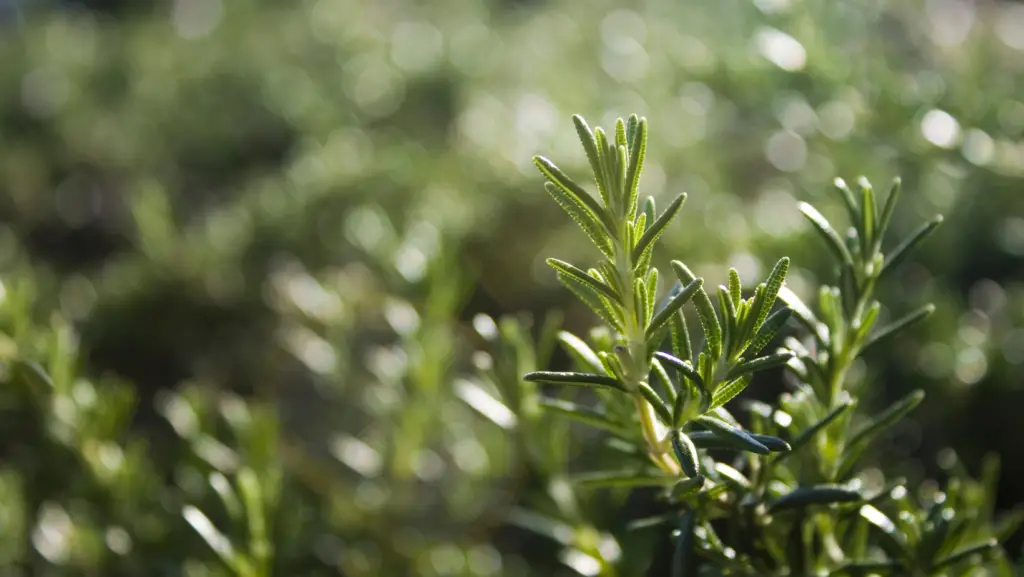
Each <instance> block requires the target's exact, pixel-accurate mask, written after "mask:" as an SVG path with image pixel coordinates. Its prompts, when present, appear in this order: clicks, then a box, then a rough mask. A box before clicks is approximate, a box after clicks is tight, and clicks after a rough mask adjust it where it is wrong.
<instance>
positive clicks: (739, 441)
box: [697, 415, 771, 455]
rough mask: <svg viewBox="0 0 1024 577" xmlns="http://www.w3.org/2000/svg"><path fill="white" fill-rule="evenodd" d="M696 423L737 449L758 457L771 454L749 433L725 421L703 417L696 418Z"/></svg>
mask: <svg viewBox="0 0 1024 577" xmlns="http://www.w3.org/2000/svg"><path fill="white" fill-rule="evenodd" d="M697 422H698V423H699V424H701V425H703V426H704V427H706V428H707V429H708V430H709V431H711V432H712V433H714V434H715V435H716V436H718V437H719V438H721V439H723V440H726V441H730V442H732V443H734V446H735V447H737V448H739V449H742V450H744V451H749V452H751V453H757V454H759V455H767V454H768V453H770V452H771V451H770V450H768V447H766V446H764V445H763V444H762V443H760V442H758V441H757V440H755V439H754V437H752V436H751V435H750V434H749V433H747V432H746V431H744V430H742V429H737V428H736V427H733V426H732V425H730V424H728V423H726V422H725V421H720V420H718V419H716V418H714V417H709V416H707V415H704V416H701V417H697Z"/></svg>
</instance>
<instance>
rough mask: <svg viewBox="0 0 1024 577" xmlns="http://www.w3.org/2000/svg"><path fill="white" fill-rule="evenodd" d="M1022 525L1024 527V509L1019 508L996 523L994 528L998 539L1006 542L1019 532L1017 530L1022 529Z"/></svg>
mask: <svg viewBox="0 0 1024 577" xmlns="http://www.w3.org/2000/svg"><path fill="white" fill-rule="evenodd" d="M1021 525H1024V507H1018V508H1016V509H1014V510H1013V511H1010V512H1009V513H1006V514H1005V515H1004V516H1003V518H1001V519H999V521H998V522H996V525H995V528H994V529H995V530H994V532H995V536H996V539H998V540H999V541H1006V540H1007V539H1009V538H1010V537H1011V536H1012V535H1013V534H1014V533H1016V532H1017V529H1020V527H1021Z"/></svg>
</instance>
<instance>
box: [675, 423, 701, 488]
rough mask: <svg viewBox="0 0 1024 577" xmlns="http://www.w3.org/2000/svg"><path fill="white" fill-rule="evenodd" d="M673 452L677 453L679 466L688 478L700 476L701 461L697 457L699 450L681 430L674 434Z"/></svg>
mask: <svg viewBox="0 0 1024 577" xmlns="http://www.w3.org/2000/svg"><path fill="white" fill-rule="evenodd" d="M672 450H673V451H675V453H676V459H677V460H679V466H680V467H682V468H683V473H685V474H686V476H687V477H696V476H697V475H699V474H700V459H699V457H698V455H697V448H696V447H694V446H693V441H691V440H690V437H688V436H687V435H686V433H684V432H683V431H682V430H681V429H676V430H675V432H673V433H672Z"/></svg>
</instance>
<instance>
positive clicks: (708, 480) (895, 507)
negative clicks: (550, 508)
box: [524, 115, 1020, 577]
mask: <svg viewBox="0 0 1024 577" xmlns="http://www.w3.org/2000/svg"><path fill="white" fill-rule="evenodd" d="M574 122H575V125H576V130H577V134H578V135H579V137H580V140H581V142H582V144H583V148H584V150H585V152H586V155H587V158H588V160H589V164H590V168H591V170H592V173H593V185H594V188H596V191H597V194H596V195H592V194H591V193H590V192H588V191H587V190H586V188H585V187H584V186H582V185H580V184H579V183H578V182H577V181H575V180H573V179H572V178H570V177H569V176H568V175H567V174H565V172H563V171H562V170H561V169H559V168H558V167H557V166H556V165H555V164H554V163H553V162H552V161H550V160H548V159H546V158H543V157H536V158H535V159H534V162H535V164H536V165H537V167H538V168H539V169H540V171H541V173H542V174H543V176H544V177H545V178H546V180H547V182H546V183H545V187H546V189H547V191H548V192H549V194H550V195H551V196H552V197H553V198H554V199H555V201H556V202H557V204H558V205H559V206H561V207H562V208H563V209H564V210H565V211H566V212H567V213H568V214H569V216H570V217H571V218H572V219H573V220H574V221H576V222H577V224H579V225H580V228H581V229H582V230H583V231H584V233H585V234H586V235H587V236H588V237H589V238H590V240H591V241H592V242H593V243H594V244H595V245H596V246H597V248H598V249H599V251H600V253H601V258H600V259H599V260H598V261H597V262H596V264H594V265H592V266H576V265H573V264H570V263H567V262H564V261H561V260H557V259H549V260H548V263H549V264H550V265H551V266H552V268H554V269H555V271H556V274H557V276H558V279H559V280H560V281H562V283H563V284H565V285H566V286H567V287H568V288H569V289H570V290H572V291H573V293H575V294H576V295H577V296H578V297H579V299H580V300H581V301H582V302H583V303H584V304H586V305H587V306H588V307H589V308H590V309H591V310H592V311H593V312H594V313H595V315H597V317H598V318H600V319H601V320H602V321H603V323H604V326H602V327H599V329H597V330H595V331H593V332H592V333H591V335H590V338H589V342H588V341H587V340H585V339H584V338H581V337H579V336H577V335H574V334H571V333H569V332H566V331H561V332H559V333H558V341H559V342H560V343H561V345H562V346H563V347H564V348H565V349H566V351H568V352H569V353H570V355H571V356H572V358H573V359H574V361H575V367H574V369H575V370H570V371H535V372H530V373H527V374H526V375H525V377H524V378H525V380H526V381H527V382H529V383H544V384H548V385H553V386H556V387H566V386H569V387H584V388H586V389H589V390H591V391H592V392H593V395H592V396H589V397H584V399H589V402H580V401H578V400H567V399H565V398H563V397H559V398H542V399H541V401H540V404H541V406H542V407H543V408H544V409H546V410H548V411H550V412H553V413H556V414H558V415H561V416H563V417H566V418H568V419H570V420H574V421H577V422H580V423H584V424H586V425H588V426H591V427H595V428H598V429H600V430H602V431H603V432H604V433H605V434H606V437H605V439H606V444H607V445H608V447H610V448H612V449H614V450H616V451H619V452H620V453H621V461H622V463H623V467H622V468H621V469H619V470H611V471H593V472H589V473H586V474H583V475H578V476H577V477H576V482H577V484H578V485H579V486H581V487H586V488H602V487H626V488H635V487H641V486H653V487H659V488H660V489H661V490H660V495H661V499H663V503H664V507H665V509H666V510H667V513H665V514H663V515H659V516H657V517H655V518H652V519H646V520H640V521H638V522H637V523H634V528H635V529H636V530H641V529H649V528H650V527H652V526H663V525H664V524H665V523H668V524H670V525H672V526H674V527H675V529H674V531H673V533H672V535H673V540H674V543H675V556H674V561H673V565H672V575H674V576H683V575H697V574H700V575H711V574H728V575H751V576H754V575H757V576H764V575H810V574H813V575H835V576H837V577H838V576H841V575H959V574H963V572H964V571H966V570H967V568H968V567H970V566H971V564H973V563H978V562H982V561H984V562H986V563H989V564H990V566H991V567H993V568H994V569H995V570H996V571H997V574H999V575H1009V574H1010V573H1008V571H1010V570H1011V569H1010V568H1009V564H1008V562H1007V560H1006V557H1005V555H1004V554H1003V551H1002V549H1001V548H1000V547H999V544H998V543H999V539H1000V538H1005V537H1006V536H1008V534H1009V533H1011V532H1012V531H1013V530H1014V529H1015V528H1016V526H1017V525H1018V524H1019V523H1020V519H1019V518H1017V517H1013V518H1010V519H1008V520H1007V521H1005V524H1004V525H1001V526H1000V527H999V528H998V529H996V528H994V525H993V524H992V522H991V519H990V518H989V517H986V516H985V515H978V514H975V513H974V511H976V510H977V508H978V507H979V506H980V507H981V508H982V509H983V510H988V511H991V510H992V499H993V498H994V497H993V495H991V494H989V495H983V494H980V493H978V492H975V493H974V494H973V495H972V497H971V498H970V499H968V500H963V499H964V497H963V496H962V495H963V493H962V490H961V489H954V488H952V487H956V488H962V487H964V486H976V485H978V482H976V481H973V480H971V479H970V478H969V477H968V476H967V475H966V474H963V475H960V476H958V477H956V478H955V479H954V480H952V481H951V482H950V485H949V487H948V488H947V491H945V492H942V491H939V492H933V493H932V494H930V495H928V496H926V497H922V498H919V499H917V500H915V499H913V498H911V497H910V496H909V495H910V492H909V490H908V489H907V487H906V484H905V481H902V480H893V481H888V482H887V483H885V484H883V485H881V486H876V485H877V482H876V483H874V484H872V483H870V482H869V481H871V477H870V476H865V471H864V469H863V468H861V463H862V461H863V457H864V456H865V454H866V453H867V452H868V450H869V449H870V447H872V446H873V444H874V443H875V441H877V440H878V439H880V438H882V437H883V436H884V435H885V434H886V433H887V432H888V431H891V430H892V428H893V427H894V425H897V424H898V423H900V422H901V421H902V420H903V419H904V418H905V417H906V416H907V415H908V414H910V413H911V412H912V411H913V409H914V408H915V407H917V406H918V405H919V404H920V403H921V401H922V400H923V398H924V392H923V391H920V390H916V391H912V392H911V393H910V394H908V395H907V396H905V397H904V398H902V399H900V400H899V401H897V402H896V403H894V404H893V405H891V406H889V407H888V408H886V409H884V410H882V411H878V412H873V413H868V412H866V411H862V410H861V407H859V404H860V403H859V399H858V398H856V396H855V395H854V394H853V389H852V388H851V385H852V382H851V380H852V379H851V368H852V366H853V365H854V363H855V362H856V361H857V360H858V359H859V358H861V357H862V355H863V353H864V352H865V351H867V350H869V349H870V348H871V347H873V346H876V345H877V344H878V343H882V342H884V341H885V340H886V339H890V338H892V337H894V336H895V335H897V334H898V333H899V332H901V331H903V330H907V329H909V328H911V327H913V326H914V325H916V324H918V323H920V322H922V321H924V320H925V319H926V318H927V317H928V316H929V315H930V314H931V313H932V312H933V310H934V307H933V306H932V305H930V304H926V305H923V306H921V307H920V308H918V309H916V310H914V311H911V312H909V313H907V314H905V315H903V316H901V317H898V318H897V319H896V320H894V321H892V322H889V323H887V324H884V325H881V326H879V325H880V323H879V319H880V317H881V316H882V315H881V312H882V304H881V303H880V302H879V301H878V300H876V299H875V298H874V291H875V287H876V285H877V284H878V282H879V281H881V280H882V279H884V278H885V277H886V275H887V274H888V273H890V272H891V271H892V270H893V269H894V268H895V267H896V266H898V265H899V264H900V263H901V262H903V261H904V260H905V259H906V258H907V257H908V255H909V254H910V253H911V251H912V249H913V248H915V247H916V246H918V245H919V244H920V243H921V242H922V241H923V240H924V239H925V238H927V237H928V235H929V234H930V233H932V232H933V231H934V230H935V229H936V227H937V226H938V225H939V223H941V221H942V218H941V217H935V218H934V219H932V220H930V221H928V222H926V223H924V224H922V225H921V226H920V227H919V228H918V229H917V230H915V231H914V232H913V233H911V234H910V235H909V236H908V237H907V238H905V239H903V240H902V241H901V242H899V243H897V244H896V245H895V246H894V247H893V248H891V249H889V248H887V247H886V246H885V245H886V243H885V242H884V240H885V233H886V231H887V230H888V228H889V224H890V222H891V219H892V216H893V213H894V211H895V207H896V204H897V200H898V199H899V195H900V190H901V186H900V181H899V180H898V179H897V180H895V181H894V183H893V186H892V187H891V189H890V191H889V193H888V195H887V196H886V198H885V201H884V203H883V202H879V200H878V199H876V196H875V192H874V189H873V187H872V185H871V184H870V182H868V181H867V179H865V178H861V179H859V180H858V191H857V192H854V191H853V190H852V189H851V188H850V187H849V186H848V185H846V183H845V182H843V181H842V180H838V179H837V180H836V181H835V190H836V191H837V192H838V194H839V197H840V199H841V200H842V202H843V204H844V206H845V207H846V211H847V216H848V218H849V221H850V224H849V226H848V227H847V229H846V230H845V231H844V232H843V233H840V232H839V231H838V230H837V229H836V227H835V226H833V224H831V223H830V222H829V221H828V220H827V219H826V218H825V217H824V216H822V214H821V213H820V212H819V211H818V210H816V209H815V208H814V207H812V206H811V205H809V204H806V203H801V204H800V206H799V210H800V211H801V213H802V214H803V215H804V216H805V217H806V218H807V220H808V221H809V223H810V225H811V227H812V229H813V230H814V231H815V232H816V233H817V235H818V236H819V237H820V238H821V240H822V241H823V242H824V244H825V246H826V247H827V249H828V250H829V251H830V254H831V255H832V257H833V262H834V263H835V270H836V271H837V275H836V276H837V279H836V282H835V284H834V285H832V284H829V285H823V286H821V287H820V288H819V289H818V290H817V297H818V298H817V301H816V307H815V309H816V310H815V309H812V308H811V307H810V306H808V305H807V304H806V303H805V302H804V301H803V300H802V299H801V298H800V297H799V296H798V295H797V294H796V293H795V292H794V291H792V290H791V289H790V288H788V287H787V286H785V279H786V275H787V272H788V269H789V265H790V261H789V259H788V258H782V259H780V260H779V261H778V262H777V263H776V265H775V266H774V268H773V269H772V271H771V273H770V274H769V275H768V277H767V278H766V279H765V281H764V282H761V283H759V284H757V285H756V286H755V287H753V290H749V289H747V290H745V289H744V287H743V284H742V282H741V279H740V276H739V274H738V272H737V271H736V270H730V271H729V277H728V283H727V284H726V285H723V286H719V287H717V289H716V290H714V291H708V290H706V289H705V287H704V279H703V278H701V277H698V276H696V275H695V274H694V273H693V272H692V271H691V269H690V268H689V267H687V265H686V264H684V263H683V262H682V261H681V260H672V261H671V267H672V272H673V273H674V276H675V277H676V279H675V282H674V283H673V286H672V287H671V288H670V289H669V290H668V291H666V292H665V293H664V294H661V293H659V286H658V281H659V272H658V270H657V269H656V268H654V267H653V266H652V265H651V262H652V260H651V254H652V252H653V243H654V241H655V240H657V238H658V237H660V236H661V235H662V233H663V232H664V231H665V229H666V228H667V227H668V226H669V225H670V224H671V223H672V222H673V221H674V220H675V218H676V216H677V215H678V213H679V212H680V209H681V207H682V205H683V202H684V201H685V198H686V197H685V195H684V194H681V195H679V196H677V197H676V198H675V199H674V200H673V201H672V202H671V203H670V204H669V206H668V208H667V209H666V210H665V211H664V212H662V213H658V212H657V210H656V208H655V202H654V199H653V198H650V197H649V198H647V199H646V200H645V201H644V203H643V208H642V210H641V209H638V198H639V196H640V195H639V192H638V184H639V181H640V174H641V170H642V167H643V159H644V156H645V155H646V135H647V122H646V120H644V119H640V118H638V117H637V116H635V115H634V116H632V117H630V118H629V119H628V120H626V121H623V120H622V119H619V120H618V121H617V123H616V127H615V130H614V135H613V136H610V135H608V134H606V133H605V132H604V131H603V130H602V129H600V128H597V129H594V130H591V128H590V127H589V126H588V125H587V124H586V122H585V121H584V120H583V119H582V118H580V117H579V116H576V117H574ZM712 292H713V294H711V293H712ZM777 301H778V302H779V303H780V304H781V306H779V307H777V308H776V306H775V305H776V302H777ZM716 305H717V306H716ZM689 309H692V313H691V314H692V316H696V318H697V319H698V321H699V333H698V332H697V330H696V327H694V329H691V328H690V326H689V324H688V320H687V314H686V313H687V312H688V311H689ZM791 319H792V320H793V322H792V323H790V322H789V321H790V320H791ZM794 329H795V330H794ZM695 334H696V335H697V336H699V337H701V338H700V340H699V342H698V341H697V339H694V338H693V335H695ZM777 335H784V338H783V340H782V346H778V347H776V348H774V349H771V348H770V347H769V345H771V344H772V343H773V342H774V341H775V339H776V336H777ZM663 345H664V346H665V350H662V346H663ZM778 368H783V369H784V371H785V376H786V378H787V382H788V384H789V385H790V389H791V390H790V391H789V392H787V393H785V394H783V395H782V397H781V398H780V399H779V401H778V404H777V406H772V405H769V404H766V403H762V402H758V401H741V402H739V403H738V407H739V410H740V411H742V412H737V411H736V409H735V408H733V406H734V405H736V403H731V404H730V401H732V400H733V399H734V398H735V397H736V396H737V395H738V394H739V393H741V392H742V391H743V390H744V389H745V388H746V387H747V386H748V385H749V383H750V381H751V379H752V378H753V377H754V375H755V374H756V373H757V372H759V371H763V370H768V369H778ZM576 398H577V399H579V396H577V397H576ZM727 404H728V405H729V406H728V407H727ZM669 453H670V454H671V457H669ZM730 455H731V460H730V461H724V460H721V457H728V456H730ZM991 482H992V477H990V476H989V477H987V481H984V483H991ZM720 534H721V535H725V536H727V537H728V538H724V537H722V536H720ZM699 568H703V569H700V572H699V573H698V572H697V571H698V569H699ZM711 568H716V569H715V570H717V571H719V572H720V573H716V572H714V571H712V572H711V573H708V572H707V571H708V570H709V569H711ZM608 574H609V575H610V574H612V573H608Z"/></svg>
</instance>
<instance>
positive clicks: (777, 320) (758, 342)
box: [746, 307, 793, 355]
mask: <svg viewBox="0 0 1024 577" xmlns="http://www.w3.org/2000/svg"><path fill="white" fill-rule="evenodd" d="M791 316H793V309H791V308H789V307H782V308H781V309H779V310H777V311H775V312H774V313H772V314H771V316H769V317H768V318H767V319H766V320H765V321H764V324H763V325H761V328H760V329H758V331H757V334H756V335H754V339H753V340H752V341H750V346H749V347H747V349H746V350H747V351H749V352H750V353H751V354H755V355H756V354H757V353H759V352H761V349H763V348H765V347H766V346H768V343H770V342H772V339H773V338H775V335H776V333H778V332H779V329H781V328H782V326H783V325H785V324H786V321H788V320H789V318H790V317H791Z"/></svg>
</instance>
